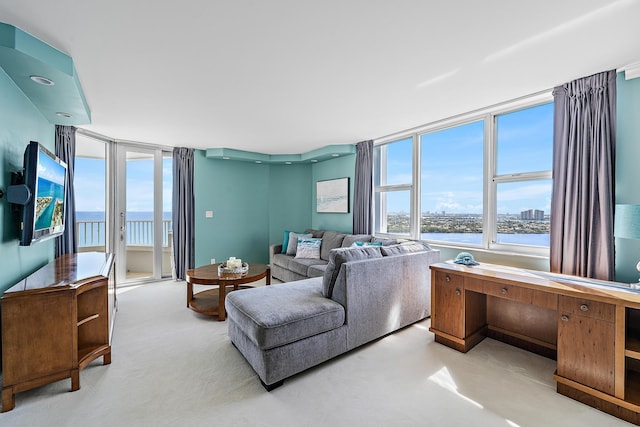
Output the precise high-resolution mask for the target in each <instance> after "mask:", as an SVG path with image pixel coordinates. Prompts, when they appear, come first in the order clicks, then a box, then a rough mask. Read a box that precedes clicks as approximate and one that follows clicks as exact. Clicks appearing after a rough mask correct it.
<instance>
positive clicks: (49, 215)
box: [35, 151, 66, 230]
mask: <svg viewBox="0 0 640 427" xmlns="http://www.w3.org/2000/svg"><path fill="white" fill-rule="evenodd" d="M65 173H66V169H65V168H64V167H63V166H61V165H60V164H58V163H57V162H56V161H55V160H53V159H52V158H51V157H49V156H47V155H46V154H44V153H43V152H42V151H40V152H39V153H38V189H37V193H36V213H35V219H36V225H35V229H36V230H42V229H44V228H51V227H58V226H61V225H62V216H63V215H64V181H65Z"/></svg>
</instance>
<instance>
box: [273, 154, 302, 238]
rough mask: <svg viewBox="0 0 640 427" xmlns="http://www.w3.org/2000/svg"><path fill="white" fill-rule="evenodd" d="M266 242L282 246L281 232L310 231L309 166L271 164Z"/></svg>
mask: <svg viewBox="0 0 640 427" xmlns="http://www.w3.org/2000/svg"><path fill="white" fill-rule="evenodd" d="M269 170H270V182H269V211H268V212H269V243H270V244H277V243H282V240H283V232H284V230H289V231H304V230H306V229H308V228H311V210H310V209H309V206H310V205H311V192H310V191H309V188H310V187H311V165H310V164H299V165H296V164H293V165H271V166H269Z"/></svg>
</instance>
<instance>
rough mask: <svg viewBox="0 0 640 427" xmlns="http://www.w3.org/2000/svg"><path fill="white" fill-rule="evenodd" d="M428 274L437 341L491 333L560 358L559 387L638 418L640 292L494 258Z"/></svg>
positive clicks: (469, 343)
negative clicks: (506, 263) (497, 262)
mask: <svg viewBox="0 0 640 427" xmlns="http://www.w3.org/2000/svg"><path fill="white" fill-rule="evenodd" d="M431 274H432V280H431V327H430V331H431V332H433V333H434V334H435V340H436V342H438V343H441V344H444V345H446V346H449V347H451V348H454V349H456V350H458V351H461V352H467V351H469V350H470V349H472V348H473V347H474V346H475V345H476V344H478V343H479V342H480V341H482V340H483V339H484V337H485V336H488V337H491V338H494V339H497V340H500V341H503V342H506V343H509V344H512V345H516V346H518V347H521V348H524V349H526V350H529V351H533V352H536V353H539V354H542V355H544V356H547V357H550V358H553V359H556V360H557V362H558V369H557V371H556V373H555V375H554V379H555V380H556V382H557V391H558V393H561V394H564V395H566V396H568V397H571V398H573V399H576V400H578V401H580V402H583V403H585V404H588V405H590V406H593V407H595V408H597V409H600V410H602V411H604V412H607V413H609V414H612V415H614V416H616V417H619V418H622V419H624V420H627V421H629V422H632V423H635V424H640V292H638V291H634V290H632V289H630V288H629V286H628V285H626V284H621V283H615V282H605V281H599V280H593V279H583V278H579V277H573V276H566V275H556V274H552V273H546V272H539V271H532V270H523V269H519V268H512V267H505V266H498V265H491V264H481V265H478V266H474V267H466V266H463V265H459V264H454V263H453V262H446V263H437V264H433V265H431Z"/></svg>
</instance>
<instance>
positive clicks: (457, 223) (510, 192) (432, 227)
mask: <svg viewBox="0 0 640 427" xmlns="http://www.w3.org/2000/svg"><path fill="white" fill-rule="evenodd" d="M549 101H551V94H544V95H541V96H540V95H539V96H537V97H536V98H531V99H529V100H524V101H519V102H518V103H513V104H511V105H502V106H500V108H499V109H498V108H493V109H486V110H484V111H481V112H478V113H475V114H469V115H467V116H465V117H458V118H457V120H456V121H449V122H440V123H437V124H434V125H429V126H425V127H423V128H421V129H420V130H419V131H417V132H411V133H408V134H405V135H403V136H402V137H400V138H397V139H389V140H385V141H380V142H377V144H376V146H375V150H374V187H375V198H374V203H375V232H376V234H388V235H410V236H411V237H414V238H422V239H425V240H430V241H434V242H439V243H442V244H448V245H454V246H462V247H464V246H471V247H473V246H477V247H484V248H488V249H505V250H514V251H528V252H536V251H538V252H540V251H546V250H548V247H549V220H550V203H551V165H552V146H553V103H552V102H549ZM536 248H537V249H536Z"/></svg>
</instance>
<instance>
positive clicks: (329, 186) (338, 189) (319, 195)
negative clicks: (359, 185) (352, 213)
mask: <svg viewBox="0 0 640 427" xmlns="http://www.w3.org/2000/svg"><path fill="white" fill-rule="evenodd" d="M316 212H317V213H349V178H348V177H347V178H337V179H328V180H323V181H316Z"/></svg>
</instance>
